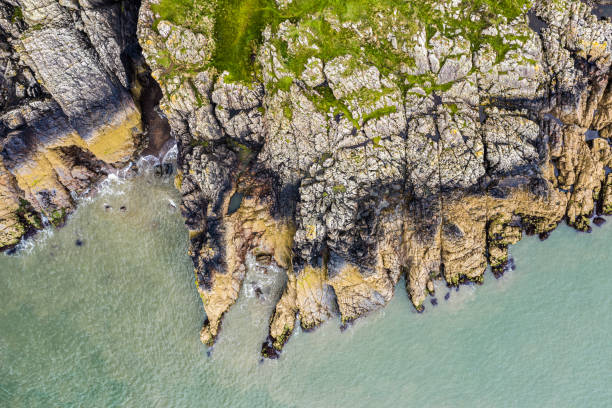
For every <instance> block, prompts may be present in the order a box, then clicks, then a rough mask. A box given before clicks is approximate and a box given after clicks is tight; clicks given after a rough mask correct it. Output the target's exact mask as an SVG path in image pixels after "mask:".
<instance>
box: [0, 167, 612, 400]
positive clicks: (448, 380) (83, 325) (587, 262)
mask: <svg viewBox="0 0 612 408" xmlns="http://www.w3.org/2000/svg"><path fill="white" fill-rule="evenodd" d="M108 184H109V185H108V186H106V188H104V189H103V192H102V193H101V194H99V195H98V197H97V198H95V199H93V200H90V201H87V202H84V203H83V204H82V205H81V206H80V208H79V210H78V211H77V212H76V214H74V215H73V216H72V217H71V219H70V221H69V222H68V224H67V225H66V226H65V227H64V228H62V229H60V230H57V231H55V232H53V233H42V234H40V235H39V236H37V237H36V238H35V239H34V240H32V241H30V242H29V243H27V244H26V245H25V247H26V248H25V249H24V250H22V251H21V252H20V253H19V254H18V255H16V256H7V255H0V407H249V408H257V407H350V408H357V407H610V406H612V304H611V298H612V273H611V272H612V271H611V257H610V255H609V254H610V241H611V240H612V226H609V225H604V227H602V228H596V227H594V232H593V233H592V234H578V233H576V232H574V231H573V230H571V229H569V228H567V227H565V226H562V227H560V228H559V229H558V230H557V231H555V232H554V233H553V234H552V235H551V237H550V238H549V239H548V240H547V241H545V242H539V241H538V240H537V239H534V238H526V239H525V240H523V241H522V242H521V243H519V244H518V245H516V246H515V247H514V248H512V254H513V256H514V258H515V260H516V270H515V271H513V272H510V273H508V274H507V275H506V276H505V277H504V278H502V279H500V280H495V279H494V278H493V277H492V275H491V274H487V276H486V283H485V285H484V286H481V287H462V288H461V289H460V290H459V292H455V291H454V290H453V291H452V292H451V293H450V299H449V300H448V301H445V300H444V295H445V294H446V293H447V292H448V290H447V289H446V288H445V287H443V286H439V287H438V289H437V299H438V303H439V305H438V306H437V307H432V306H431V305H430V304H429V303H428V304H427V305H428V307H427V310H426V312H425V313H423V314H416V313H415V312H414V310H413V308H412V307H411V306H410V304H409V300H408V297H407V295H406V294H405V292H404V290H403V289H402V285H403V283H402V282H400V285H399V286H398V291H397V292H396V295H395V298H394V299H393V301H392V302H391V304H390V305H389V306H388V307H387V308H386V309H384V310H381V311H379V312H376V313H374V314H372V315H371V316H368V317H367V318H364V319H361V320H359V321H357V322H356V323H355V325H354V326H353V327H351V328H350V329H349V330H347V331H345V332H343V333H340V330H339V328H338V326H339V322H338V321H332V322H328V323H326V324H324V325H323V326H322V327H321V328H320V329H318V330H316V331H314V332H312V333H300V332H298V333H296V334H295V335H294V336H293V337H292V338H291V339H290V341H289V342H288V343H287V346H286V348H285V351H284V353H283V354H282V356H281V358H280V359H279V360H277V361H265V362H264V363H260V361H259V349H260V345H261V342H262V340H264V338H265V336H266V330H267V323H268V319H269V315H270V311H271V308H272V307H273V306H272V299H271V298H273V297H274V290H278V288H277V287H276V286H274V285H275V284H274V283H273V282H272V283H271V285H272V286H271V287H272V290H271V293H270V294H269V295H267V299H265V300H260V299H258V298H257V297H255V296H252V292H253V287H252V285H251V284H250V279H251V278H252V277H253V276H254V275H247V279H246V283H245V286H244V288H243V297H242V299H241V300H240V301H239V302H238V303H237V304H236V305H235V306H234V308H233V309H232V310H231V311H230V312H229V313H228V315H227V317H226V319H225V321H224V325H223V330H222V332H221V336H220V339H219V341H218V343H217V345H216V346H215V348H214V350H213V351H212V353H211V355H210V357H209V356H207V349H206V347H204V346H203V345H202V344H201V343H200V342H199V329H200V327H201V323H202V319H203V308H202V306H201V302H200V299H199V296H198V295H197V293H196V291H195V288H194V284H193V281H194V277H193V271H192V266H191V261H190V259H189V258H188V256H187V255H186V251H187V231H186V230H185V228H184V226H183V222H182V219H181V217H180V214H179V212H178V210H177V209H176V208H175V207H174V206H173V205H172V203H171V201H172V202H174V203H178V201H179V198H178V196H177V193H176V192H175V191H174V189H173V187H172V186H171V184H170V182H169V181H161V180H158V179H147V178H137V179H134V180H131V181H126V182H120V181H114V182H109V183H108ZM105 204H107V205H110V206H111V207H112V208H110V209H108V210H105V209H104V205H105ZM122 205H125V206H126V211H125V212H122V211H121V210H120V207H121V206H122ZM76 240H81V241H82V246H77V245H76V244H75V242H76ZM249 273H250V272H249ZM253 273H256V272H253ZM272 280H274V279H272Z"/></svg>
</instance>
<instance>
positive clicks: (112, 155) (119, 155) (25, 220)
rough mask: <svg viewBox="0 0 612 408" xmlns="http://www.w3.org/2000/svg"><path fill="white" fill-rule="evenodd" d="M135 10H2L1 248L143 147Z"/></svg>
mask: <svg viewBox="0 0 612 408" xmlns="http://www.w3.org/2000/svg"><path fill="white" fill-rule="evenodd" d="M138 9H139V3H138V2H131V1H114V0H96V1H93V0H81V1H57V0H2V1H0V170H1V175H0V180H1V181H0V197H1V199H0V249H6V248H9V247H11V246H13V245H15V244H16V243H18V242H19V240H20V238H21V237H22V236H23V235H24V234H26V233H27V232H28V231H30V230H34V229H39V228H42V226H43V224H44V223H45V222H46V220H48V221H49V222H50V223H51V224H54V225H59V224H61V223H62V222H63V220H64V218H65V216H66V214H68V213H70V212H71V211H72V210H73V208H74V206H75V198H76V197H77V196H78V195H79V194H82V193H83V192H85V191H86V190H87V189H89V187H90V186H91V185H92V184H93V183H94V182H96V181H97V180H98V179H100V178H101V177H102V176H104V175H105V174H107V173H108V172H109V171H112V169H113V167H116V166H121V165H123V164H125V163H126V162H127V161H129V160H130V159H132V158H133V157H134V155H135V154H136V153H137V152H138V151H140V150H142V148H143V147H146V140H145V138H143V135H144V132H146V131H148V130H150V127H151V126H150V125H151V123H153V122H154V120H153V119H152V116H155V115H154V114H152V112H151V108H152V107H151V106H150V105H151V103H150V102H151V98H153V99H154V96H152V91H151V89H154V88H155V87H157V84H156V83H155V82H154V81H150V82H148V83H147V78H148V77H149V75H148V68H147V66H146V64H145V62H144V60H143V59H142V56H141V55H140V47H139V45H138V41H137V38H136V22H137V15H138ZM156 102H157V101H156V100H155V101H153V104H156ZM142 106H145V109H144V113H143V110H142V109H141V108H142ZM143 115H144V116H143Z"/></svg>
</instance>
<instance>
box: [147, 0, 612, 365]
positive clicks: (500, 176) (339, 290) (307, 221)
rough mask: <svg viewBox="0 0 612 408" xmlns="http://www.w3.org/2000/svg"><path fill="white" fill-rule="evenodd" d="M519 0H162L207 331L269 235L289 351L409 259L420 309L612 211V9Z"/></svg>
mask: <svg viewBox="0 0 612 408" xmlns="http://www.w3.org/2000/svg"><path fill="white" fill-rule="evenodd" d="M260 3H261V4H260ZM408 3H412V2H408ZM510 3H511V4H510ZM510 3H509V2H488V1H462V0H456V1H452V2H439V1H425V2H423V5H414V4H405V2H394V1H391V0H389V1H382V2H381V3H380V4H379V5H378V6H364V5H362V4H361V3H360V5H358V6H355V7H352V8H350V7H348V6H346V7H344V6H341V5H333V4H331V5H327V6H320V5H313V4H310V3H309V2H300V1H297V2H296V1H294V2H285V1H276V2H273V1H260V2H257V7H255V6H253V9H248V10H247V8H249V6H244V7H243V8H240V7H238V8H236V7H233V6H232V4H233V3H231V2H224V1H217V2H197V1H196V2H194V5H193V6H189V5H181V6H179V5H176V4H173V3H172V2H170V1H164V0H147V1H143V3H142V6H141V9H140V17H139V25H138V36H139V39H140V42H141V45H142V48H143V54H144V56H145V58H146V60H147V62H148V64H149V65H150V66H151V69H152V75H153V77H154V78H155V79H156V80H158V81H159V83H160V84H161V86H162V89H163V91H164V96H163V98H162V101H161V104H160V106H161V108H162V109H163V110H164V112H165V113H166V115H167V116H168V118H169V121H170V125H171V128H172V133H173V135H174V137H175V138H176V139H177V141H178V146H179V175H178V176H177V186H178V188H179V189H180V190H181V193H182V195H183V204H182V212H183V215H184V216H185V218H186V222H187V225H188V227H189V229H190V231H191V249H190V254H191V256H192V258H193V261H194V265H195V275H196V284H197V286H198V290H199V292H200V294H201V296H202V299H203V301H204V308H205V310H206V314H207V320H206V322H205V324H204V327H203V329H202V341H203V342H205V343H206V344H209V345H211V344H213V342H214V340H215V337H216V336H217V334H218V332H219V328H220V324H221V319H222V317H223V314H224V313H225V312H226V311H227V310H228V309H229V307H230V306H231V305H232V304H233V303H234V302H235V301H236V299H237V297H238V294H239V288H240V285H241V283H242V280H243V278H244V275H245V272H244V260H245V256H246V254H247V253H249V252H251V253H253V254H254V255H256V256H259V257H262V258H265V259H268V260H272V261H273V262H276V263H277V264H278V265H279V266H281V267H282V268H284V270H285V271H286V274H287V279H286V282H287V283H286V287H285V289H284V291H283V293H282V294H280V293H279V294H278V296H279V297H280V299H279V300H278V303H277V305H276V309H275V311H274V313H273V315H272V316H271V320H270V335H269V337H268V339H267V340H266V342H265V343H264V346H263V349H262V353H263V354H264V355H265V356H268V357H275V356H277V353H278V351H279V350H280V349H281V348H282V346H283V344H284V343H285V342H286V341H287V339H288V338H289V336H290V335H291V333H292V331H293V330H294V329H295V325H296V322H297V319H299V323H300V324H301V326H302V328H303V329H312V328H314V327H316V326H318V325H319V324H321V323H322V322H324V321H326V320H328V319H329V318H332V317H334V316H337V315H338V314H339V315H340V317H341V321H342V322H343V323H348V322H350V321H352V320H354V319H356V318H358V317H360V316H363V315H365V314H367V313H369V312H371V311H372V310H375V309H377V308H379V307H382V306H384V305H385V304H386V303H387V302H389V300H390V299H391V298H392V296H393V292H394V289H395V287H396V284H397V283H398V281H399V279H400V278H401V277H402V276H403V277H405V281H406V289H407V291H408V293H409V295H410V298H411V300H412V302H413V304H414V306H415V307H416V309H417V310H422V309H423V308H424V302H425V300H426V298H427V296H428V294H429V293H430V292H431V291H432V290H433V285H432V281H433V280H435V279H444V280H445V281H446V282H447V283H448V284H449V285H458V284H461V283H467V282H482V280H483V274H484V272H485V270H486V267H487V264H489V265H491V268H492V270H493V272H494V273H495V274H496V275H499V274H501V273H503V271H504V269H505V267H506V264H507V262H508V246H509V245H511V244H514V243H516V242H518V241H519V240H520V239H521V237H522V235H523V233H527V234H540V235H541V237H545V236H546V235H547V234H548V232H550V231H551V230H553V229H554V228H555V227H556V226H557V225H558V223H559V222H561V221H562V220H563V219H564V218H565V219H567V222H568V224H570V225H572V226H574V227H575V228H577V229H580V230H583V231H587V230H589V229H590V227H589V223H590V218H591V216H592V215H593V214H594V211H595V210H596V209H597V208H598V209H599V212H600V213H601V212H603V213H610V211H611V210H610V208H612V204H611V203H612V198H611V197H612V192H611V191H612V189H611V188H610V183H611V182H610V177H609V175H608V171H607V170H608V169H609V162H610V160H611V158H612V156H611V154H610V140H609V137H610V135H611V134H612V110H611V109H610V107H611V106H612V85H611V84H610V83H609V76H610V64H611V60H610V55H611V45H610V44H612V42H611V41H612V24H610V21H609V20H605V19H601V20H600V19H598V18H597V17H596V16H595V15H593V14H592V13H591V7H590V6H589V5H588V4H586V3H583V2H580V1H577V0H573V1H572V0H557V1H552V0H537V1H534V2H529V1H518V2H510ZM326 4H327V3H326ZM259 6H261V7H260V8H259ZM229 22H231V23H232V24H229ZM530 25H531V27H534V28H535V29H536V30H535V31H534V29H532V28H531V27H530ZM231 27H235V29H234V28H231ZM240 200H241V201H240ZM232 206H233V207H235V208H232ZM279 254H282V255H280V256H279Z"/></svg>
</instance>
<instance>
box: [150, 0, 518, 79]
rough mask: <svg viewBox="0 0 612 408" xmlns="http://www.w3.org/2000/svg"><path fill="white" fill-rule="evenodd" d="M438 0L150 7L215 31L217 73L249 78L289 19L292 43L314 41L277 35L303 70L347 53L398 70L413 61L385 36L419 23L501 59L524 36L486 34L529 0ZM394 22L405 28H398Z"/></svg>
mask: <svg viewBox="0 0 612 408" xmlns="http://www.w3.org/2000/svg"><path fill="white" fill-rule="evenodd" d="M437 4H440V0H422V1H407V0H293V1H292V2H289V3H288V5H287V6H286V7H283V8H280V9H279V8H278V7H277V6H276V3H275V1H274V0H162V1H161V2H160V3H159V4H158V5H152V8H153V10H154V11H155V12H157V13H159V15H160V16H161V18H162V19H164V20H168V21H171V22H173V23H175V24H178V25H181V26H184V27H187V28H189V29H191V30H192V31H194V32H199V33H204V34H206V35H211V34H213V35H214V38H215V40H216V47H215V50H214V53H213V57H212V60H211V61H210V64H211V65H212V66H214V67H215V68H217V70H218V72H222V71H224V70H225V71H228V72H229V73H230V77H229V78H228V80H236V81H244V82H250V81H251V80H252V79H253V78H254V75H255V74H256V70H255V67H254V65H255V64H254V63H253V55H254V53H255V50H256V47H257V45H258V44H260V43H261V41H262V31H263V30H264V28H265V27H266V26H270V27H271V29H272V31H273V32H275V31H277V30H278V27H279V25H280V24H281V23H282V22H283V21H290V22H291V23H294V25H293V26H292V27H291V28H290V30H289V32H288V33H287V34H286V35H287V36H288V37H287V38H288V39H289V40H290V41H293V40H296V39H298V38H302V39H303V38H306V39H307V40H308V41H309V43H310V44H312V46H309V47H298V48H297V49H295V47H294V49H291V51H290V50H289V47H288V44H287V43H286V42H285V41H280V40H276V41H277V43H276V44H275V45H276V46H277V49H279V50H280V52H281V54H282V57H283V59H284V62H285V64H286V67H287V68H289V70H290V71H292V72H294V73H296V74H299V73H301V72H302V71H303V69H304V65H305V63H306V61H307V60H308V59H309V58H310V57H318V58H321V59H322V60H323V61H329V60H330V59H333V58H335V57H337V56H340V55H346V54H350V55H354V56H357V57H359V58H361V59H362V60H363V61H364V62H365V63H367V64H371V65H375V66H376V67H378V68H379V69H380V70H381V71H382V73H383V74H387V73H390V72H397V71H398V68H399V67H400V66H401V65H402V64H412V63H413V62H412V61H411V60H410V59H409V58H408V57H407V56H406V55H405V54H404V53H403V52H401V51H400V50H397V49H395V48H394V47H393V46H392V44H391V43H390V41H389V40H388V39H387V34H388V33H389V32H392V31H394V34H395V35H396V36H397V37H401V38H397V40H398V41H410V40H411V38H412V36H413V34H414V33H415V32H417V30H418V29H419V27H421V26H425V28H426V34H427V38H428V39H429V38H431V37H433V36H434V35H435V33H436V32H440V33H442V34H443V35H444V36H445V37H447V38H454V37H457V36H462V37H464V38H465V39H467V40H468V41H470V43H471V47H472V51H475V50H477V49H479V48H480V47H481V46H483V45H484V44H489V45H490V46H491V47H492V48H493V49H494V50H495V51H496V53H497V60H498V62H499V61H501V60H502V59H503V58H504V56H505V55H506V54H507V53H508V51H510V50H512V49H515V48H517V47H518V45H511V44H509V43H508V41H509V40H519V41H520V40H524V39H523V38H520V37H515V38H503V37H501V36H499V35H497V36H490V35H483V34H482V32H483V30H485V29H486V28H488V27H491V26H497V25H498V24H499V23H500V22H502V21H503V19H507V20H512V19H514V18H516V17H517V16H519V15H520V14H521V13H522V12H523V11H524V10H525V9H526V8H527V7H529V4H530V0H463V1H462V2H461V4H460V5H459V6H458V7H456V8H455V9H453V10H448V12H446V13H444V12H441V11H439V10H437V9H436V7H434V6H435V5H437ZM444 4H447V2H444ZM395 11H397V13H395ZM392 15H393V17H392ZM474 16H478V17H479V18H478V19H474ZM343 22H355V23H358V25H359V27H361V30H362V31H364V29H365V28H366V27H369V28H372V30H373V31H374V32H373V34H374V37H376V38H377V39H376V40H372V39H368V38H360V36H358V35H356V32H355V30H354V29H352V28H345V27H341V26H340V25H339V24H338V23H343ZM396 27H397V28H401V29H399V30H392V29H393V28H396ZM374 37H373V38H374Z"/></svg>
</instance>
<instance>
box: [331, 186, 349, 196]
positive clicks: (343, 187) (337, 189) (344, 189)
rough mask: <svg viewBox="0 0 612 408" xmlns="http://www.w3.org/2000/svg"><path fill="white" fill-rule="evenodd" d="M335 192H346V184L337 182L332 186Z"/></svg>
mask: <svg viewBox="0 0 612 408" xmlns="http://www.w3.org/2000/svg"><path fill="white" fill-rule="evenodd" d="M332 190H333V192H334V193H336V194H340V193H346V186H344V185H342V184H336V185H335V186H334V187H333V188H332Z"/></svg>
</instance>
